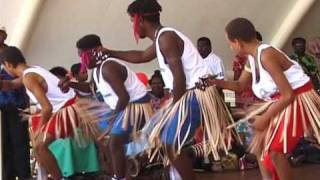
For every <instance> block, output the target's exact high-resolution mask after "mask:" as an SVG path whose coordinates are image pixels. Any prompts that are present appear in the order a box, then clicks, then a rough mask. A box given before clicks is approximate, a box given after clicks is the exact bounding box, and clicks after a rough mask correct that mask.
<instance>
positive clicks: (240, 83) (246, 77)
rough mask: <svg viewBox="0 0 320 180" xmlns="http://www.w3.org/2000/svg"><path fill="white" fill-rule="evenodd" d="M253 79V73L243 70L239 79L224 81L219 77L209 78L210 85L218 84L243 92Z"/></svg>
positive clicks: (219, 86) (221, 86)
mask: <svg viewBox="0 0 320 180" xmlns="http://www.w3.org/2000/svg"><path fill="white" fill-rule="evenodd" d="M251 81H252V76H251V73H250V72H248V71H246V70H243V71H242V73H241V76H240V78H239V80H237V81H224V80H218V79H208V80H207V82H208V84H209V85H216V86H217V87H218V88H222V89H229V90H231V91H236V92H242V91H244V90H245V89H246V88H247V87H248V86H250V83H251Z"/></svg>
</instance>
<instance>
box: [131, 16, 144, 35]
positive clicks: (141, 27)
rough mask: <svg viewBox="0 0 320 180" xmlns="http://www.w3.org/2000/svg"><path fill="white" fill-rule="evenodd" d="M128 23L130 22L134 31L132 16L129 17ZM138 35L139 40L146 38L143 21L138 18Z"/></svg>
mask: <svg viewBox="0 0 320 180" xmlns="http://www.w3.org/2000/svg"><path fill="white" fill-rule="evenodd" d="M129 16H130V15H129ZM130 21H131V22H132V26H133V27H132V28H133V29H134V17H133V16H130ZM138 34H139V37H140V39H144V38H146V37H147V35H146V30H145V21H144V20H143V19H142V18H139V22H138Z"/></svg>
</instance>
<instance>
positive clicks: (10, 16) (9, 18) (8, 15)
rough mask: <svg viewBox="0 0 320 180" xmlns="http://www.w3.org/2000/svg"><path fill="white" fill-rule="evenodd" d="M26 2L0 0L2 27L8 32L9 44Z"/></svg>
mask: <svg viewBox="0 0 320 180" xmlns="http://www.w3.org/2000/svg"><path fill="white" fill-rule="evenodd" d="M25 1H26V0H0V25H2V26H5V27H6V29H7V31H8V39H7V42H9V41H10V39H11V34H10V32H12V31H13V29H14V27H15V25H16V22H17V18H18V15H19V12H20V11H21V8H23V7H22V6H23V4H24V2H25Z"/></svg>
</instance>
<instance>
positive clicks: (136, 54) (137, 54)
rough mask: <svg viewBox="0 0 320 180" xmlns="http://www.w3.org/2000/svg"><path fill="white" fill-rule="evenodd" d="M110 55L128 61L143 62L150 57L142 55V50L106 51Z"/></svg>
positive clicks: (149, 59)
mask: <svg viewBox="0 0 320 180" xmlns="http://www.w3.org/2000/svg"><path fill="white" fill-rule="evenodd" d="M108 55H109V56H110V57H114V58H117V59H121V60H123V61H127V62H130V63H135V64H139V63H145V62H149V61H151V60H152V59H151V58H147V57H145V56H144V53H143V51H112V50H110V51H108Z"/></svg>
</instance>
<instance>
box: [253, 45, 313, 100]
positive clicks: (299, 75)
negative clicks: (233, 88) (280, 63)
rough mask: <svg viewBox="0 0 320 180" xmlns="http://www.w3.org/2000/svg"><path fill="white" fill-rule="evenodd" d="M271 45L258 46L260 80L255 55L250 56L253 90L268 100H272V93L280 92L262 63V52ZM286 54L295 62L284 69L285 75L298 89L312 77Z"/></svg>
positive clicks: (293, 87)
mask: <svg viewBox="0 0 320 180" xmlns="http://www.w3.org/2000/svg"><path fill="white" fill-rule="evenodd" d="M270 47H272V46H270V45H267V44H261V45H260V46H259V47H258V53H257V60H258V65H259V71H260V81H259V82H256V71H255V60H254V57H252V56H249V57H248V59H249V64H250V67H251V73H252V90H253V92H254V94H255V95H256V96H257V97H258V98H260V99H263V100H266V101H268V100H271V98H272V95H274V94H276V93H278V92H279V89H278V87H277V85H276V83H275V82H274V80H273V79H272V77H271V75H270V74H269V72H267V71H266V70H265V69H264V68H263V66H262V64H261V53H262V52H263V50H264V49H267V48H270ZM273 48H274V47H273ZM275 49H276V48H275ZM277 50H278V49H277ZM278 51H279V52H281V53H283V52H282V51H280V50H278ZM283 54H284V53H283ZM284 55H285V54H284ZM285 56H286V57H287V59H288V60H289V61H290V62H292V63H293V65H292V66H291V67H290V68H289V69H287V70H286V71H284V75H285V76H286V78H287V79H288V81H289V83H290V85H291V87H292V89H297V88H299V87H302V86H303V85H305V84H306V83H307V82H309V81H310V78H309V77H308V76H307V75H306V74H305V73H304V72H303V69H302V68H301V66H300V65H299V64H298V63H297V62H295V61H293V60H291V59H290V58H289V57H288V56H287V55H285Z"/></svg>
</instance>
